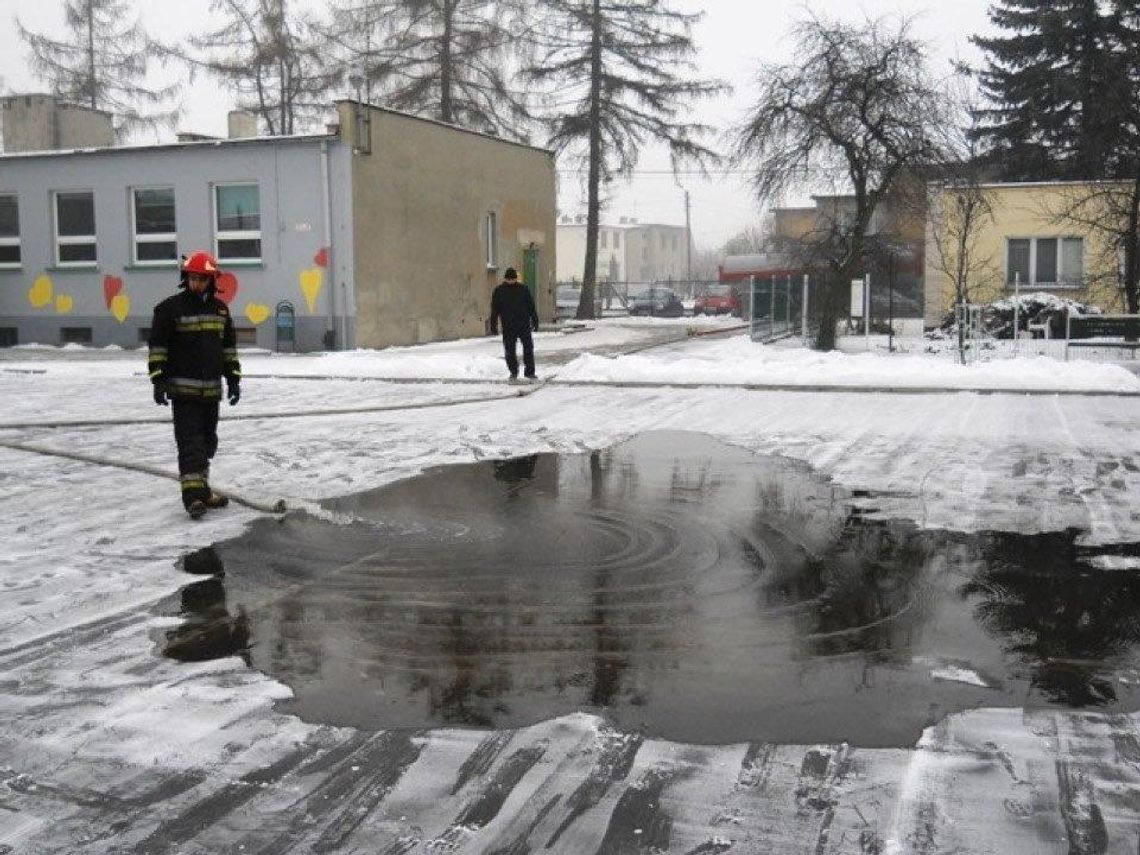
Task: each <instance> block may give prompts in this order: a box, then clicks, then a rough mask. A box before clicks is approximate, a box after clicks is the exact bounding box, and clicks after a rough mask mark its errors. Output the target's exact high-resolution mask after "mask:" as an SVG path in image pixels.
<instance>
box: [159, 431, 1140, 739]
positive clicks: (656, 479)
mask: <svg viewBox="0 0 1140 855" xmlns="http://www.w3.org/2000/svg"><path fill="white" fill-rule="evenodd" d="M873 502H874V497H866V496H863V497H853V496H851V495H849V494H847V493H844V492H842V491H840V490H838V489H836V488H834V487H833V486H832V485H830V484H829V483H828V482H826V481H824V480H822V479H820V478H819V477H817V476H815V475H814V474H813V473H812V472H811V471H810V470H808V469H807V468H805V467H803V466H801V465H799V464H795V463H792V462H789V461H786V460H782V459H779V458H772V457H761V456H756V455H753V454H750V453H748V452H745V451H742V450H740V449H736V448H733V447H730V446H726V445H724V444H721V443H719V442H716V441H714V440H712V439H711V438H709V437H707V436H704V435H700V434H685V433H653V434H646V435H643V436H639V437H637V438H635V439H633V440H630V441H628V442H626V443H623V444H621V445H619V446H616V447H614V448H612V449H610V450H607V451H604V452H599V453H594V454H588V455H569V456H558V455H538V456H535V457H527V458H522V459H516V460H507V461H495V462H485V463H476V464H469V465H459V466H449V467H445V468H440V469H436V470H432V471H430V472H428V473H426V474H424V475H422V476H420V477H417V478H413V479H410V480H408V481H404V482H401V483H397V484H393V485H391V486H389V487H386V488H384V489H381V490H376V491H373V492H369V493H365V494H362V495H358V496H351V497H347V498H344V499H341V500H337V501H335V502H330V503H327V504H328V506H329V507H330V509H331V510H332V511H333V512H337V513H342V514H344V515H350V516H351V517H357V518H359V519H360V520H361V521H357V522H352V523H350V524H344V523H334V522H326V521H320V520H317V519H314V518H312V517H310V516H307V515H294V516H289V517H287V518H285V519H284V520H283V521H280V522H278V521H272V520H263V521H260V522H258V523H257V524H256V525H254V526H253V528H252V530H251V532H250V533H249V534H248V535H247V536H245V537H243V538H241V539H239V540H236V541H233V542H228V543H223V544H220V545H218V546H217V547H215V548H213V549H209V550H203V551H201V552H199V553H195V554H194V555H191V556H187V558H186V561H187V563H188V565H190V566H189V567H188V569H197V570H199V571H200V572H201V571H205V572H209V571H211V570H217V569H220V567H221V566H222V565H224V568H225V576H224V579H222V578H206V579H203V580H202V581H199V582H195V583H192V584H191V585H188V586H187V588H186V589H185V590H184V591H183V592H182V595H181V601H180V602H179V603H177V604H175V605H174V606H173V610H179V609H180V610H181V611H182V612H183V613H184V614H185V615H186V621H185V623H184V624H183V625H182V626H181V627H179V628H177V629H174V630H170V631H168V632H167V633H166V638H165V639H164V642H165V643H164V648H165V652H166V653H167V655H170V656H173V657H175V658H178V659H183V660H193V659H204V658H211V657H216V656H225V655H241V656H244V657H245V658H246V661H247V662H249V663H250V664H252V666H253V667H255V668H257V669H259V670H262V671H264V672H266V673H268V674H271V675H272V676H274V677H275V678H277V679H279V680H281V681H283V682H284V683H286V684H288V685H289V686H291V687H292V688H293V690H294V691H295V700H293V701H291V702H290V703H289V704H288V705H287V707H288V709H289V710H290V711H292V712H294V713H296V714H297V715H299V716H301V717H302V718H304V719H306V720H309V721H319V722H327V723H332V724H338V725H352V726H357V727H362V728H368V729H381V728H393V727H408V728H422V727H429V726H438V725H469V726H478V727H515V726H520V725H526V724H530V723H533V722H536V721H539V720H542V719H546V718H550V717H553V716H559V715H563V714H566V713H569V712H572V711H574V710H588V711H592V712H597V713H599V714H602V715H604V716H606V717H608V718H609V719H611V720H613V721H614V722H615V723H616V724H617V725H618V726H619V727H622V728H626V729H632V730H639V731H643V732H645V733H648V734H651V735H656V736H661V737H665V738H669V739H675V740H679V741H683V742H700V743H713V742H719V743H724V742H738V741H744V740H769V741H778V742H793V743H805V742H816V741H823V742H834V741H839V740H847V741H850V742H852V743H854V744H857V745H864V746H880V745H908V744H913V743H914V741H915V740H916V738H917V737H918V735H919V733H920V732H921V729H922V728H923V727H925V726H927V725H930V724H932V723H934V722H936V721H938V720H939V719H941V718H942V717H943V716H945V715H947V714H949V713H952V712H956V711H959V710H963V709H967V708H971V707H976V706H1003V705H1012V706H1042V705H1051V704H1054V705H1065V706H1081V707H1083V706H1097V707H1098V708H1100V709H1102V710H1106V711H1113V710H1132V709H1136V708H1137V703H1136V701H1137V694H1136V692H1135V690H1134V688H1133V687H1134V677H1138V671H1137V668H1136V666H1137V664H1138V662H1137V658H1138V657H1137V641H1138V640H1140V583H1138V582H1137V581H1136V577H1135V576H1134V571H1127V570H1125V571H1116V572H1114V571H1111V570H1105V569H1098V568H1097V567H1094V566H1093V565H1092V564H1090V561H1091V560H1092V559H1093V558H1094V556H1093V554H1092V553H1091V552H1089V551H1086V550H1083V549H1082V548H1080V547H1079V546H1078V545H1077V535H1078V533H1077V532H1061V533H1054V534H1044V535H1037V536H1020V535H1012V534H996V533H993V534H982V535H976V536H960V535H947V534H942V533H937V532H934V533H932V532H921V531H918V530H917V529H916V528H915V527H914V526H912V525H910V524H904V523H898V522H890V521H883V520H879V519H873V518H871V517H873V514H871V515H870V516H869V511H870V510H872V509H871V508H870V507H869V505H871V504H873ZM1110 552H1116V553H1120V552H1126V553H1127V552H1135V550H1133V549H1130V548H1124V549H1119V548H1118V549H1116V550H1110ZM214 562H216V564H215V563H214Z"/></svg>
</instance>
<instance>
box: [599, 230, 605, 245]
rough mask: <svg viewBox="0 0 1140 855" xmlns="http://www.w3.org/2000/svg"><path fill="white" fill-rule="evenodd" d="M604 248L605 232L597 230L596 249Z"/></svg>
mask: <svg viewBox="0 0 1140 855" xmlns="http://www.w3.org/2000/svg"><path fill="white" fill-rule="evenodd" d="M605 248H606V232H604V231H602V230H601V229H599V230H598V249H605Z"/></svg>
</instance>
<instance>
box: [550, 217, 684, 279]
mask: <svg viewBox="0 0 1140 855" xmlns="http://www.w3.org/2000/svg"><path fill="white" fill-rule="evenodd" d="M557 233H558V281H559V282H581V281H582V278H583V276H584V274H585V269H586V218H585V216H584V215H578V216H573V217H571V216H566V215H563V216H562V217H560V218H559V220H558V229H557ZM597 259H598V260H597V277H598V281H599V282H669V281H684V280H685V279H687V278H688V263H689V255H688V242H687V232H686V230H685V227H684V226H670V225H662V224H658V223H640V222H638V221H637V220H635V219H630V218H626V217H622V218H621V219H620V220H619V221H618V223H617V224H616V225H614V224H610V223H603V224H601V225H599V226H598V254H597Z"/></svg>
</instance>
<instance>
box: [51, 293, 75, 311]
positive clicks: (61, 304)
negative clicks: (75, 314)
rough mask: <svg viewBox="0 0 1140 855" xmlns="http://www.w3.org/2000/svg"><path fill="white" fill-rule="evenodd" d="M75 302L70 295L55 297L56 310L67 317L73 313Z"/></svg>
mask: <svg viewBox="0 0 1140 855" xmlns="http://www.w3.org/2000/svg"><path fill="white" fill-rule="evenodd" d="M73 305H74V301H73V300H72V299H71V297H70V295H68V294H57V295H56V297H55V310H56V311H57V312H59V313H60V314H61V315H66V314H67V313H68V312H70V311H71V307H72V306H73Z"/></svg>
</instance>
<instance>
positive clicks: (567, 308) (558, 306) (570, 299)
mask: <svg viewBox="0 0 1140 855" xmlns="http://www.w3.org/2000/svg"><path fill="white" fill-rule="evenodd" d="M581 299H582V289H581V288H575V287H574V286H573V285H559V286H558V287H557V288H555V289H554V317H555V318H556V319H557V320H560V321H566V320H569V319H570V318H572V317H574V316H575V315H576V314H578V302H579V301H580V300H581Z"/></svg>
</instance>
